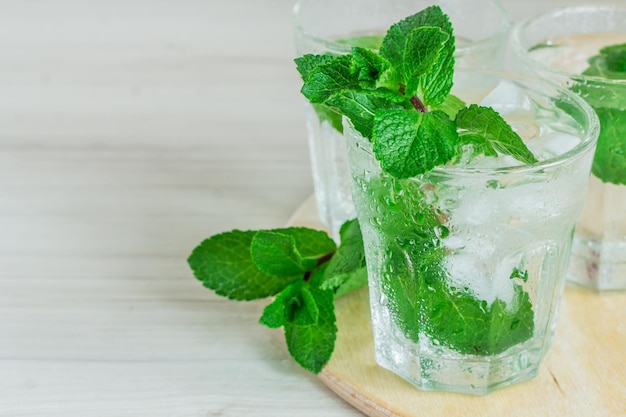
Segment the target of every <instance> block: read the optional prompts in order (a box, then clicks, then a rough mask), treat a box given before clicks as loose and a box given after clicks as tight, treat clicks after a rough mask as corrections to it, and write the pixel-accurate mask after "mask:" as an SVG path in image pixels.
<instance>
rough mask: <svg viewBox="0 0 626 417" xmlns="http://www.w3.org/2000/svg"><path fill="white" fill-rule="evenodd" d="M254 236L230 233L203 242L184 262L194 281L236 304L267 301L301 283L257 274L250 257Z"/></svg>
mask: <svg viewBox="0 0 626 417" xmlns="http://www.w3.org/2000/svg"><path fill="white" fill-rule="evenodd" d="M256 233H257V232H256V231H239V230H233V231H231V232H225V233H221V234H218V235H214V236H212V237H210V238H209V239H206V240H205V241H203V242H202V243H201V244H200V245H199V246H198V247H196V248H195V249H194V250H193V252H192V253H191V255H190V256H189V258H188V260H187V262H188V263H189V266H190V267H191V269H192V271H193V273H194V275H195V277H196V278H197V279H198V280H200V281H202V283H203V285H204V286H205V287H207V288H209V289H211V290H213V291H215V293H217V294H218V295H222V296H225V297H228V298H231V299H235V300H254V299H259V298H266V297H269V296H272V295H275V294H277V293H278V292H280V291H282V290H283V289H284V288H285V287H286V286H287V285H289V284H290V283H292V282H294V281H296V280H299V279H302V274H296V275H293V276H284V277H277V276H273V275H270V274H267V273H265V272H262V271H260V270H259V269H258V268H257V267H256V265H255V264H254V262H253V261H252V257H251V255H250V247H251V245H252V239H253V237H254V236H255V235H256Z"/></svg>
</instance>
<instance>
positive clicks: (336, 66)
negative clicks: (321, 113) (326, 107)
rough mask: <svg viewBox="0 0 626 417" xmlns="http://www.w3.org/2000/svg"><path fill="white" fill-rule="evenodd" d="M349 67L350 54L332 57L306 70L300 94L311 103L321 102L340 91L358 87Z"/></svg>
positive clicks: (350, 65)
mask: <svg viewBox="0 0 626 417" xmlns="http://www.w3.org/2000/svg"><path fill="white" fill-rule="evenodd" d="M351 68H352V55H340V56H335V57H332V59H331V60H329V61H328V62H326V63H324V64H321V65H317V66H316V67H315V68H312V69H310V70H309V71H308V73H307V76H306V80H304V84H303V86H302V90H301V92H302V94H303V95H304V96H305V97H306V98H307V99H309V101H310V102H311V103H323V102H324V101H326V99H328V98H329V97H330V96H332V95H333V94H336V93H338V92H340V91H343V90H350V89H358V88H360V85H359V80H358V78H357V76H356V75H355V74H354V73H353V72H352V71H351Z"/></svg>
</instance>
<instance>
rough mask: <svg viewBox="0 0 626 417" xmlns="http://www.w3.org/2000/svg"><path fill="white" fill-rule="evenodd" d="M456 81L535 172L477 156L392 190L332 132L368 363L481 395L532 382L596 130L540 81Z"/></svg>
mask: <svg viewBox="0 0 626 417" xmlns="http://www.w3.org/2000/svg"><path fill="white" fill-rule="evenodd" d="M455 78H456V79H455V86H459V87H458V88H455V89H453V92H452V93H453V94H455V95H457V96H459V97H461V98H462V99H464V101H465V102H466V103H481V104H483V105H488V106H492V107H493V108H494V109H495V110H497V111H499V112H500V113H501V115H502V116H503V117H504V118H505V119H506V120H507V121H508V122H509V123H510V124H511V125H512V126H513V128H514V129H515V130H516V131H517V132H518V133H519V134H520V135H521V136H522V138H523V139H524V141H525V142H526V143H527V146H528V147H529V149H530V150H531V151H532V152H533V153H534V154H535V156H536V157H537V158H538V159H539V160H540V162H538V163H535V164H533V165H520V164H521V163H520V162H517V161H513V163H514V164H517V165H515V166H510V164H511V159H510V157H506V156H499V157H484V158H482V159H479V160H477V161H472V163H471V164H470V165H458V164H457V165H449V166H445V167H439V168H435V169H434V170H433V171H431V172H429V173H427V174H424V175H421V176H418V177H415V178H409V179H406V180H399V179H396V178H393V177H391V176H390V175H388V174H386V173H384V172H382V171H381V168H380V164H379V162H378V161H377V160H376V159H375V157H374V156H373V154H372V150H371V144H370V142H369V140H368V139H366V138H363V137H362V136H361V135H360V134H359V133H358V132H357V131H356V130H354V128H352V126H351V124H350V122H349V120H348V119H344V129H345V138H346V141H347V144H348V158H349V164H350V168H351V175H352V190H353V191H352V192H353V198H354V203H355V207H356V211H357V216H358V220H359V223H360V225H361V230H362V232H363V239H364V244H365V255H366V261H367V267H368V278H369V291H370V306H371V317H372V326H373V334H374V345H375V352H376V361H377V362H378V364H380V365H381V366H383V367H384V368H387V369H389V370H391V371H393V372H395V373H397V374H398V375H400V376H402V377H404V378H405V379H406V380H408V381H409V382H411V383H412V384H414V385H415V386H417V387H418V388H420V389H424V390H443V391H455V392H462V393H470V394H486V393H489V392H491V391H492V390H495V389H497V388H501V387H505V386H508V385H511V384H514V383H518V382H521V381H525V380H528V379H531V378H533V377H534V376H535V375H536V374H537V372H538V369H539V366H540V362H541V359H542V358H543V356H544V354H545V353H546V351H547V349H548V348H549V346H550V345H551V341H552V338H553V334H554V330H555V322H556V317H557V311H558V307H559V302H560V299H561V296H562V290H563V284H564V282H565V273H566V270H567V265H568V260H569V255H570V248H571V242H572V236H573V232H574V225H575V222H576V220H577V218H578V216H579V214H580V211H581V209H582V205H583V201H584V190H585V189H586V187H587V182H588V179H589V171H590V169H591V163H592V159H593V153H594V150H595V144H596V140H597V136H598V130H599V125H598V121H597V118H596V116H595V114H594V113H593V111H592V110H591V108H590V107H589V106H588V105H587V104H586V103H585V102H584V101H582V100H581V99H580V97H578V96H577V95H575V94H572V93H571V92H568V91H566V90H563V89H560V88H557V87H556V86H554V85H551V84H549V83H546V82H544V81H540V80H533V79H526V78H522V77H517V76H511V75H505V74H502V73H484V72H479V71H467V72H465V71H457V75H456V77H455ZM468 86H471V88H468Z"/></svg>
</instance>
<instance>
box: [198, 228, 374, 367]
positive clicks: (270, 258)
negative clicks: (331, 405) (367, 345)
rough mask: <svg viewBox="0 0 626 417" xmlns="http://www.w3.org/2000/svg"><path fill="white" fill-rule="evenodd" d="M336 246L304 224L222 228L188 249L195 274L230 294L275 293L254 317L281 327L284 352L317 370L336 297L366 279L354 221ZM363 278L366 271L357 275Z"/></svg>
mask: <svg viewBox="0 0 626 417" xmlns="http://www.w3.org/2000/svg"><path fill="white" fill-rule="evenodd" d="M341 230H342V232H341V237H342V239H343V240H344V242H342V244H341V245H339V247H337V245H336V244H335V242H334V241H333V240H332V239H331V238H329V237H328V235H327V234H326V233H325V232H322V231H319V230H313V229H309V228H304V227H289V228H281V229H272V230H257V231H239V230H233V231H230V232H225V233H221V234H218V235H215V236H212V237H210V238H209V239H206V240H205V241H204V242H202V243H201V244H200V245H199V246H198V247H197V248H195V249H194V250H193V252H192V254H191V255H190V256H189V259H188V263H189V266H190V267H191V269H192V270H193V273H194V275H195V276H196V278H197V279H198V280H200V281H202V283H203V284H204V286H205V287H207V288H209V289H212V290H214V291H215V292H216V293H217V294H219V295H222V296H226V297H228V298H231V299H235V300H255V299H263V298H267V297H271V296H275V298H274V300H273V301H272V302H271V303H270V304H268V305H267V306H266V308H265V309H264V311H263V314H262V316H261V318H260V320H259V321H260V323H261V324H263V325H266V326H268V327H270V328H279V327H284V331H285V338H286V341H287V346H288V349H289V352H290V353H291V355H292V356H293V357H294V359H295V360H296V361H297V362H298V363H299V364H300V365H302V366H303V367H304V368H306V369H308V370H309V371H311V372H314V373H318V372H320V371H321V369H322V368H323V367H324V365H325V364H326V363H327V362H328V360H329V359H330V357H331V355H332V352H333V349H334V342H335V338H336V333H337V328H336V326H335V313H334V304H333V301H334V298H335V297H336V296H339V295H341V294H345V293H346V292H349V291H351V290H353V289H356V288H358V287H360V286H362V285H364V284H365V283H366V282H367V277H366V275H365V274H364V272H363V271H364V267H365V265H364V263H365V261H364V259H365V256H364V254H363V239H362V237H361V231H360V229H359V226H358V223H357V222H356V221H349V222H346V224H345V225H344V226H343V227H342V229H341ZM363 278H365V279H363Z"/></svg>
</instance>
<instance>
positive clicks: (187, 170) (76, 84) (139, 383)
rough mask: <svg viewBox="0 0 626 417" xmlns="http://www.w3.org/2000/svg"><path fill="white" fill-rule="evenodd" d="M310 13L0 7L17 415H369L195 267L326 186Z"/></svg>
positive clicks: (10, 348) (269, 1) (0, 212)
mask: <svg viewBox="0 0 626 417" xmlns="http://www.w3.org/2000/svg"><path fill="white" fill-rule="evenodd" d="M586 1H587V2H592V1H596V0H586ZM597 1H600V0H597ZM502 3H503V4H504V5H505V6H507V7H509V8H510V10H511V13H512V15H513V17H514V18H515V19H516V20H519V19H521V18H523V17H526V16H528V15H530V14H532V13H535V12H537V11H539V10H541V9H544V8H548V7H550V8H551V7H555V6H558V5H560V4H561V5H562V4H569V3H571V2H570V1H566V0H555V1H554V2H552V1H550V2H546V1H540V0H527V1H524V2H520V1H517V0H503V1H502ZM293 4H294V1H293V0H229V1H221V0H55V1H41V0H2V1H0V417H248V416H254V417H319V416H323V417H348V416H352V417H355V416H360V415H362V414H361V412H359V411H358V410H357V409H356V408H354V407H353V406H351V405H350V404H348V403H347V402H345V401H343V400H342V399H340V398H339V397H338V396H337V395H335V394H334V393H333V392H332V391H331V390H330V389H329V388H328V387H327V386H326V385H325V384H324V383H322V382H321V381H320V380H319V379H318V378H315V377H314V376H312V375H311V374H309V373H307V372H306V371H304V370H302V369H301V368H300V367H299V366H298V365H297V364H296V363H295V362H294V361H293V360H291V358H289V357H288V356H287V355H285V354H284V351H283V349H284V348H283V345H282V342H280V341H279V340H277V339H276V338H275V337H273V335H272V334H271V332H269V331H268V329H266V328H264V327H263V326H261V325H259V324H258V319H259V317H260V315H261V312H262V311H263V308H264V307H265V305H266V304H267V303H268V301H267V300H261V301H258V302H249V303H237V302H232V301H229V300H226V299H224V298H221V297H218V296H216V295H215V294H213V293H212V292H210V291H208V290H206V289H205V288H203V287H202V285H201V284H200V283H199V282H197V281H196V280H195V279H194V278H193V276H192V275H191V272H190V270H189V268H188V266H187V264H186V258H187V256H188V255H189V253H190V252H191V250H192V249H193V247H194V246H195V245H197V244H199V243H200V242H201V241H202V240H203V239H204V238H206V237H208V236H211V235H213V234H216V233H220V232H223V231H226V230H230V229H235V228H237V229H263V228H272V227H282V226H283V225H284V224H285V222H286V221H287V219H288V218H289V216H290V215H291V214H292V213H293V212H294V211H295V210H296V208H297V207H298V206H299V205H300V204H301V203H302V202H303V201H304V200H305V199H306V198H307V197H308V196H309V195H311V193H312V192H313V190H312V185H311V172H310V164H309V154H308V146H307V141H306V129H305V126H304V111H303V105H302V100H303V99H302V97H301V95H300V93H299V89H300V79H299V77H298V74H297V72H296V71H295V69H294V64H293V58H294V53H295V52H294V45H293V32H292V15H291V10H292V7H293ZM622 308H623V307H622ZM622 311H623V310H622ZM605 318H606V321H605V323H603V325H606V326H609V325H610V326H614V330H613V331H614V334H620V335H623V327H619V326H623V322H624V320H622V323H619V322H618V321H617V320H616V319H613V318H610V317H605ZM564 329H567V328H566V327H562V328H561V329H560V330H559V336H563V334H564V332H565V330H564ZM596 330H597V329H591V330H589V331H596ZM619 332H621V333H619ZM576 335H577V333H574V335H573V336H572V337H577V336H576ZM614 340H616V339H614ZM584 346H585V345H584V343H583V344H582V345H581V347H580V348H581V349H582V348H584ZM338 357H339V356H338ZM618 365H619V364H613V365H612V366H601V367H600V368H598V372H600V373H603V374H606V375H605V376H606V377H607V381H615V380H616V379H615V378H613V375H614V374H615V372H623V371H622V370H621V369H620V368H619V366H618ZM563 366H565V365H563ZM598 366H600V365H598ZM556 375H557V377H559V375H558V374H556ZM611 378H613V379H611ZM592 381H595V380H592ZM559 382H560V383H561V385H562V386H563V387H565V388H568V387H569V386H570V385H568V380H567V379H566V378H565V377H563V378H561V379H559ZM569 384H573V385H574V387H576V388H579V387H580V384H582V382H581V381H577V380H575V381H571V382H570V383H569ZM605 387H606V384H605V383H602V384H601V385H597V386H594V387H593V390H594V391H593V392H601V391H602V390H604V389H605ZM565 388H564V389H565ZM589 401H590V402H591V403H592V404H595V403H596V402H594V401H598V400H597V399H596V400H594V399H593V398H591V399H590V400H589ZM476 415H479V414H476ZM502 417H506V414H504V415H503V416H502ZM538 417H544V416H541V415H540V416H538ZM549 417H553V416H549ZM563 417H567V416H565V415H564V416H563Z"/></svg>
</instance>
